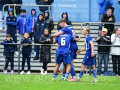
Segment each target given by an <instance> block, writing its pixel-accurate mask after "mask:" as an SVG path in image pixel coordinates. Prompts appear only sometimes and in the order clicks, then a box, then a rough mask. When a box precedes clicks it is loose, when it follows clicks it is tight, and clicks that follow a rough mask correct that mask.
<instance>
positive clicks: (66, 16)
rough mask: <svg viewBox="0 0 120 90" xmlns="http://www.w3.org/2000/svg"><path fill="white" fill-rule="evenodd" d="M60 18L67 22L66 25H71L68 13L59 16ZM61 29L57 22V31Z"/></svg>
mask: <svg viewBox="0 0 120 90" xmlns="http://www.w3.org/2000/svg"><path fill="white" fill-rule="evenodd" d="M61 17H62V18H64V19H66V20H67V24H68V25H72V23H71V21H70V20H69V17H68V13H67V12H63V13H62V15H61ZM61 29H62V28H61V27H60V25H59V22H58V25H57V30H58V31H59V30H61Z"/></svg>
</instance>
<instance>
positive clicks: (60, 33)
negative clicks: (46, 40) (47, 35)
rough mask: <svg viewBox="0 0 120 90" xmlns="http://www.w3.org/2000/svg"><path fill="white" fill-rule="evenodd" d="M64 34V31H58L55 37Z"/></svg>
mask: <svg viewBox="0 0 120 90" xmlns="http://www.w3.org/2000/svg"><path fill="white" fill-rule="evenodd" d="M62 34H64V32H62V31H60V32H57V33H55V34H53V37H58V36H60V35H62Z"/></svg>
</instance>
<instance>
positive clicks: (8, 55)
mask: <svg viewBox="0 0 120 90" xmlns="http://www.w3.org/2000/svg"><path fill="white" fill-rule="evenodd" d="M9 43H10V44H12V43H14V42H13V40H12V39H11V35H10V34H7V35H6V40H5V41H3V42H1V44H3V45H4V52H3V55H4V56H5V66H4V73H5V74H6V73H7V69H8V64H9V62H10V63H11V66H10V67H11V73H12V74H13V73H14V52H15V50H16V49H15V45H7V44H9Z"/></svg>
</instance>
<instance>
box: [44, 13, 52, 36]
mask: <svg viewBox="0 0 120 90" xmlns="http://www.w3.org/2000/svg"><path fill="white" fill-rule="evenodd" d="M45 13H46V12H45ZM47 13H48V17H45V21H46V23H47V27H48V30H49V33H50V34H51V31H52V30H53V29H54V22H53V20H52V19H51V18H49V12H48V11H47Z"/></svg>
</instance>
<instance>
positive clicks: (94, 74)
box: [92, 65, 97, 82]
mask: <svg viewBox="0 0 120 90" xmlns="http://www.w3.org/2000/svg"><path fill="white" fill-rule="evenodd" d="M92 70H93V77H94V80H93V82H97V70H96V67H95V65H92Z"/></svg>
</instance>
